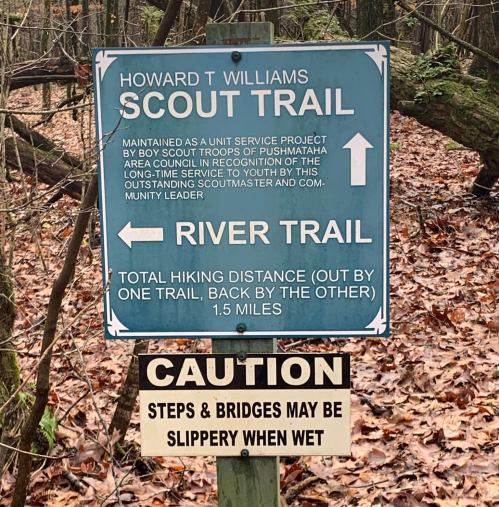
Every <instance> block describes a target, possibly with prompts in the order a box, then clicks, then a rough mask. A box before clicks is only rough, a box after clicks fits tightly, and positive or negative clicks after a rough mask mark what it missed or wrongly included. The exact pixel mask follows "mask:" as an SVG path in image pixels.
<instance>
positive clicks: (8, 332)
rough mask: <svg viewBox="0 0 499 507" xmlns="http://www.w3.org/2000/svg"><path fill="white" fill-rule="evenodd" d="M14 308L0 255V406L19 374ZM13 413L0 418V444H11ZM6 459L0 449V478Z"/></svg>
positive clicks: (15, 384)
mask: <svg viewBox="0 0 499 507" xmlns="http://www.w3.org/2000/svg"><path fill="white" fill-rule="evenodd" d="M15 316H16V307H15V304H14V292H13V290H12V285H11V281H10V275H9V272H8V269H7V266H6V264H5V258H4V256H3V254H2V253H0V343H1V344H2V345H1V346H0V406H2V405H3V404H4V403H5V402H6V401H7V400H8V399H9V397H10V395H11V394H12V393H13V392H14V391H15V390H16V389H17V388H18V387H19V384H20V381H21V380H20V373H19V366H18V364H17V356H16V352H15V349H14V347H13V345H12V342H11V341H10V338H11V336H12V330H13V328H14V319H15ZM15 419H16V418H15V413H14V411H10V412H9V411H8V412H7V414H6V415H5V416H3V417H0V442H2V443H4V444H7V445H9V444H12V440H11V435H10V430H11V429H12V428H13V427H14V426H15V424H14V423H15ZM6 458H7V450H6V449H5V448H4V447H0V476H1V475H2V470H3V467H4V464H5V460H6Z"/></svg>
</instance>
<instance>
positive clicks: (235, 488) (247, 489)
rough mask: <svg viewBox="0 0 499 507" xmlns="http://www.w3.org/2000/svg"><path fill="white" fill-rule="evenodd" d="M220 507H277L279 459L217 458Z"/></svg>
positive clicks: (222, 35) (226, 40)
mask: <svg viewBox="0 0 499 507" xmlns="http://www.w3.org/2000/svg"><path fill="white" fill-rule="evenodd" d="M273 39H274V25H273V24H272V23H270V22H265V23H226V24H223V23H213V24H208V25H207V27H206V44H207V45H221V44H223V45H232V44H238V45H242V44H272V43H273ZM276 351H277V340H276V339H275V338H274V339H262V340H245V339H234V340H232V339H228V340H226V339H222V340H213V352H219V353H231V352H232V353H234V354H238V353H239V352H247V353H251V352H252V353H258V352H260V353H265V352H266V353H273V352H276ZM217 477H218V505H219V507H233V506H235V505H237V507H255V506H256V505H261V506H265V507H279V506H280V505H281V502H280V499H279V489H280V488H279V458H278V457H275V458H252V457H251V456H249V457H240V458H217Z"/></svg>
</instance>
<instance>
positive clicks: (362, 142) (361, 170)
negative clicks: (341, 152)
mask: <svg viewBox="0 0 499 507" xmlns="http://www.w3.org/2000/svg"><path fill="white" fill-rule="evenodd" d="M372 147H373V146H372V144H371V143H370V142H369V141H367V140H366V138H365V137H364V136H363V135H362V134H361V133H360V132H359V133H357V134H355V135H354V136H353V137H352V139H350V141H348V143H347V144H345V146H343V149H345V148H347V149H349V150H350V151H351V155H350V156H351V163H350V185H352V187H359V186H365V184H366V150H367V149H368V148H372Z"/></svg>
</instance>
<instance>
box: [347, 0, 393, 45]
mask: <svg viewBox="0 0 499 507" xmlns="http://www.w3.org/2000/svg"><path fill="white" fill-rule="evenodd" d="M394 20H395V3H394V2H391V1H390V0H357V35H358V36H359V37H361V38H362V39H363V40H379V39H389V40H393V41H396V40H397V30H396V27H395V21H394Z"/></svg>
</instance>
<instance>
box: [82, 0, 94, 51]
mask: <svg viewBox="0 0 499 507" xmlns="http://www.w3.org/2000/svg"><path fill="white" fill-rule="evenodd" d="M81 32H82V33H81V41H82V45H81V54H82V56H89V55H90V48H91V47H92V43H91V35H90V9H89V4H88V0H81Z"/></svg>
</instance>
